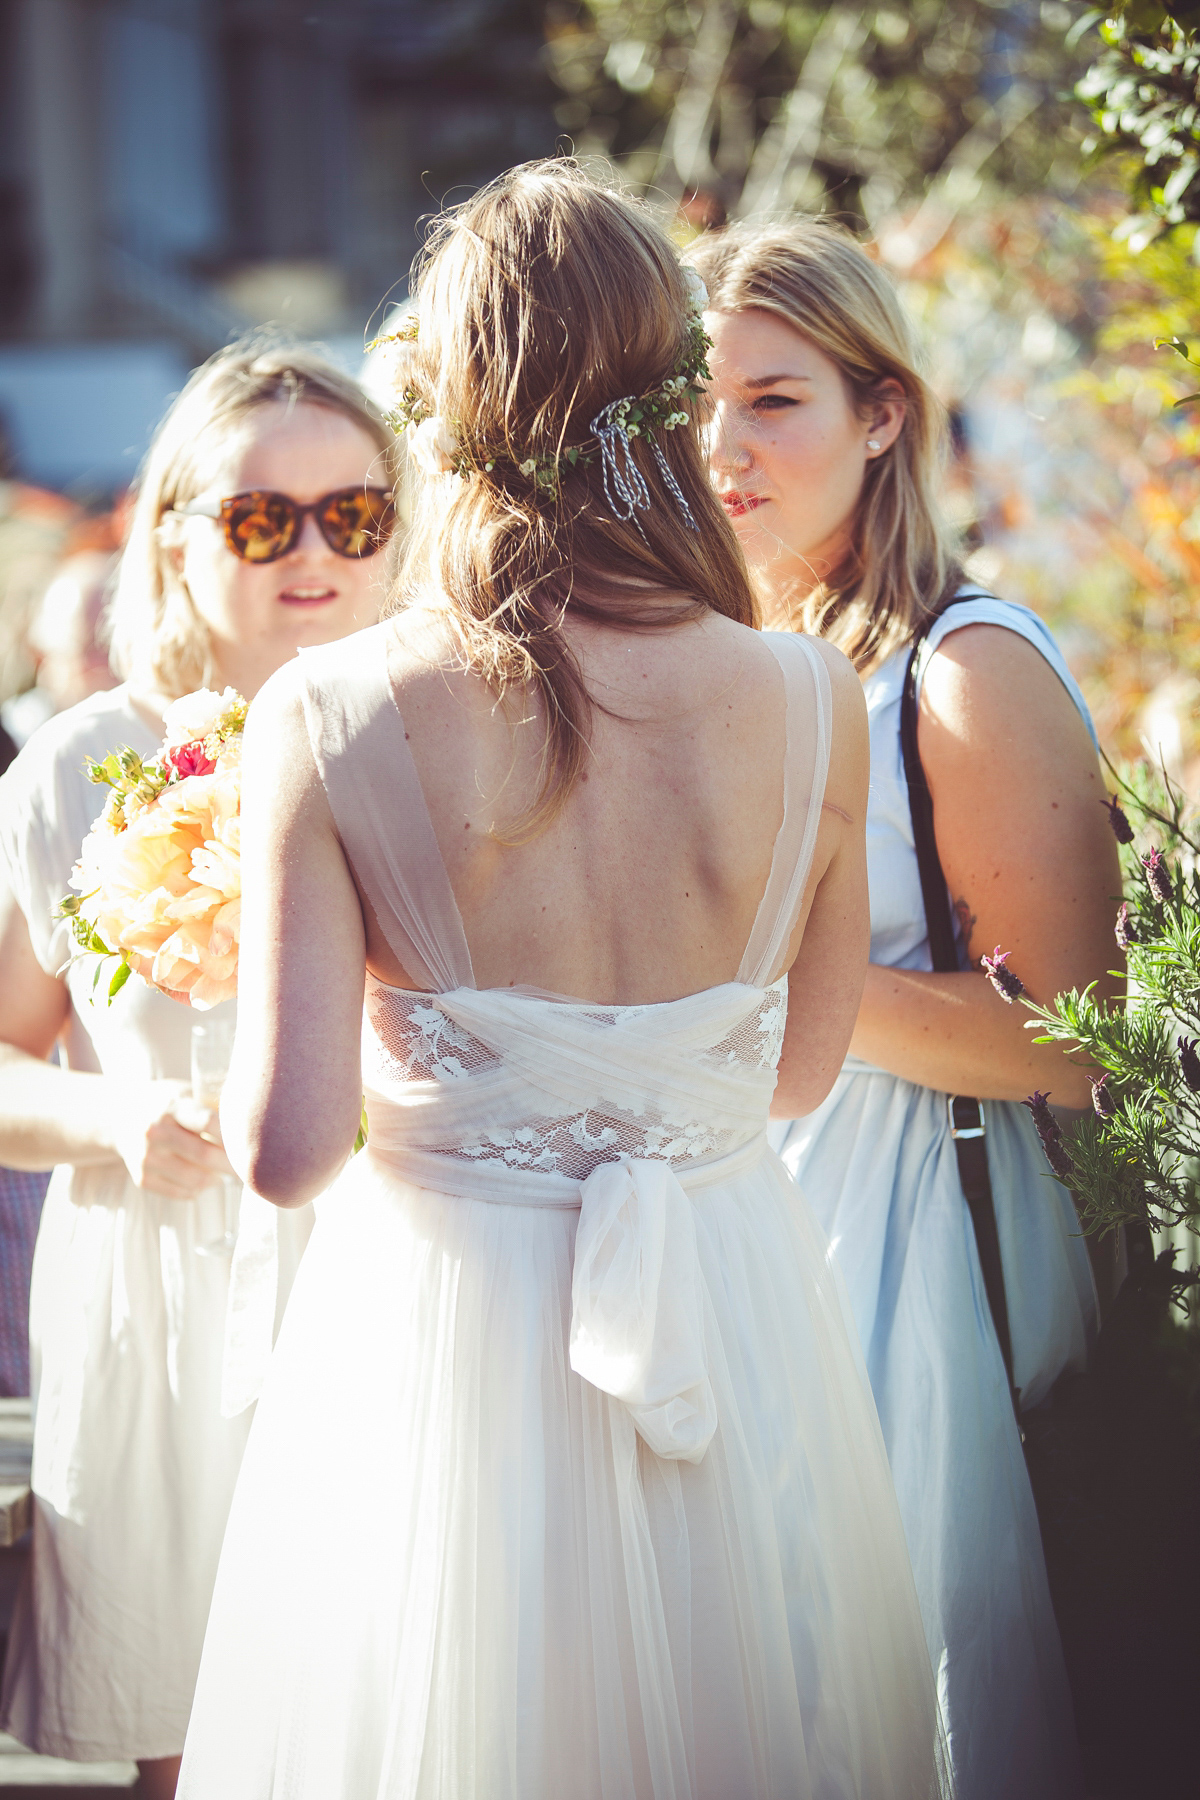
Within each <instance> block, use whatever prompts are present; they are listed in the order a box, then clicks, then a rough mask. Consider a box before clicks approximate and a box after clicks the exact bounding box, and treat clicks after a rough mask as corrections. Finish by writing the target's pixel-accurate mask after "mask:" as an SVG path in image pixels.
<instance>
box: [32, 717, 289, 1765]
mask: <svg viewBox="0 0 1200 1800" xmlns="http://www.w3.org/2000/svg"><path fill="white" fill-rule="evenodd" d="M119 744H130V745H132V746H133V748H134V749H135V750H137V751H138V752H139V753H140V754H141V755H143V756H147V755H149V754H151V752H153V751H154V750H155V749H156V748H157V745H158V737H157V735H156V734H155V733H153V732H152V731H151V730H150V728H149V727H148V726H147V725H146V724H145V723H144V722H143V721H142V719H141V718H140V716H139V715H138V714H137V713H136V712H135V711H134V710H133V708H132V707H131V706H130V704H129V700H128V697H127V693H126V690H125V689H124V688H116V689H114V690H112V691H110V692H107V693H102V694H97V695H95V696H93V697H92V698H91V699H89V700H85V701H83V702H82V703H81V704H80V705H79V706H76V707H73V708H72V709H71V710H70V711H69V712H66V713H62V714H60V715H59V716H58V717H57V718H54V719H52V720H50V721H49V722H48V723H47V724H46V725H44V726H42V728H41V729H40V730H39V731H37V732H36V733H35V734H34V736H33V737H32V738H31V740H30V742H29V743H28V744H27V745H26V747H25V749H24V750H23V751H22V752H21V755H20V756H19V757H18V758H17V759H16V761H15V762H14V763H13V764H12V766H11V767H10V768H9V770H8V771H7V772H6V774H5V775H4V777H3V778H2V779H0V869H3V872H4V876H5V879H6V880H7V882H8V883H9V885H10V886H11V888H12V889H13V891H14V892H15V894H16V896H17V899H18V901H19V903H20V905H21V909H22V911H23V912H24V914H25V918H26V920H27V922H28V926H29V935H30V938H31V940H32V943H33V948H34V952H35V954H36V956H37V959H38V961H39V963H40V964H41V966H42V968H43V969H45V970H46V972H47V974H57V973H58V972H59V970H60V969H61V968H62V966H63V964H64V963H65V962H66V961H67V958H68V956H69V954H70V938H69V934H68V928H67V926H66V924H65V923H64V922H63V921H61V920H56V919H55V918H54V916H53V915H54V911H55V909H56V907H57V905H58V903H59V901H60V900H61V899H62V897H63V896H64V895H65V894H66V893H67V892H68V881H69V877H70V874H71V870H72V868H73V866H74V864H75V861H76V859H77V857H78V855H79V848H80V845H81V844H82V842H83V839H84V835H85V833H86V832H87V830H88V828H89V827H90V825H91V823H92V820H93V819H94V818H95V817H96V815H97V813H98V812H99V811H100V809H101V807H102V806H103V804H104V799H105V795H106V793H107V790H106V789H104V788H101V787H97V786H95V785H93V784H92V783H91V782H89V781H88V779H87V777H86V775H85V774H84V759H85V757H88V756H94V757H99V756H104V755H106V754H107V753H108V752H109V751H110V750H112V749H113V748H115V747H116V746H117V745H119ZM67 984H68V988H69V990H70V996H71V1011H70V1014H69V1017H68V1021H67V1026H66V1032H65V1042H64V1044H63V1045H62V1046H61V1047H60V1054H61V1055H63V1057H64V1060H65V1062H66V1063H67V1064H68V1066H69V1067H70V1068H72V1069H81V1070H88V1071H92V1072H97V1071H100V1072H103V1073H104V1074H105V1075H108V1076H111V1077H112V1078H113V1080H114V1081H116V1082H118V1083H119V1082H122V1081H129V1082H132V1081H139V1080H142V1081H144V1080H151V1079H157V1078H161V1077H174V1078H178V1079H181V1080H187V1079H188V1076H189V1060H190V1056H189V1050H190V1030H191V1026H192V1024H193V1022H194V1020H195V1019H197V1018H199V1017H200V1016H201V1015H199V1014H194V1013H192V1012H191V1010H190V1009H189V1008H188V1007H186V1006H183V1005H181V1004H180V1003H179V1002H177V1001H175V1000H170V999H168V998H167V997H166V996H165V995H163V994H159V993H156V992H155V991H154V990H153V989H151V988H149V987H147V986H146V984H145V983H144V982H142V981H139V980H137V979H135V980H132V981H129V982H127V983H126V985H125V987H124V988H123V989H122V990H121V992H120V993H119V994H118V995H117V997H116V999H115V1000H114V1001H113V1003H112V1005H111V1007H110V1006H108V1005H107V1004H106V1003H105V999H104V993H103V989H101V991H100V994H99V997H98V999H97V1001H96V1002H95V1004H93V1002H92V998H91V970H90V968H87V967H85V966H82V965H76V966H75V967H74V968H72V970H71V971H70V973H69V975H68V977H67ZM260 1205H261V1203H260ZM223 1223H224V1209H223V1204H222V1201H221V1199H220V1195H219V1191H215V1192H214V1193H212V1194H211V1195H206V1196H204V1197H202V1198H201V1199H199V1200H197V1201H184V1200H168V1199H164V1198H162V1197H160V1196H159V1195H157V1194H152V1193H149V1192H145V1191H141V1190H139V1189H137V1188H135V1187H134V1186H133V1183H132V1182H131V1181H130V1180H129V1178H128V1176H127V1174H126V1171H125V1169H124V1167H123V1166H122V1165H121V1164H119V1163H116V1162H111V1163H106V1164H103V1165H99V1166H95V1167H91V1168H71V1167H66V1166H64V1167H61V1168H58V1169H56V1170H55V1172H54V1175H53V1177H52V1179H51V1182H50V1188H49V1191H48V1193H47V1196H46V1204H45V1207H44V1209H43V1212H42V1219H41V1225H40V1228H39V1232H38V1239H37V1246H36V1249H35V1252H34V1265H33V1283H32V1289H31V1294H30V1326H29V1329H30V1350H31V1373H32V1392H33V1404H34V1440H33V1490H34V1514H33V1551H32V1556H31V1559H30V1565H29V1579H27V1581H26V1582H25V1585H24V1587H23V1589H22V1591H21V1593H20V1595H19V1597H18V1602H17V1609H16V1614H15V1617H14V1620H13V1627H12V1633H11V1636H10V1639H9V1645H8V1655H7V1659H6V1665H5V1672H4V1692H3V1701H2V1723H3V1726H4V1729H6V1730H8V1731H10V1732H12V1734H13V1735H14V1736H15V1737H17V1738H18V1739H19V1740H20V1741H21V1742H22V1743H24V1744H28V1745H30V1746H32V1747H33V1748H34V1749H36V1750H39V1751H42V1752H43V1753H46V1754H50V1755H54V1756H63V1757H68V1758H71V1759H72V1760H75V1761H109V1760H129V1759H137V1760H141V1759H145V1758H153V1757H160V1756H172V1755H178V1754H179V1752H180V1751H181V1750H182V1748H183V1739H184V1734H185V1732H186V1730H187V1721H188V1714H189V1712H190V1710H191V1702H192V1689H193V1686H194V1684H195V1679H196V1670H197V1667H198V1666H199V1661H200V1648H201V1644H202V1642H203V1637H204V1624H205V1620H206V1618H207V1615H208V1604H209V1598H210V1596H211V1593H212V1585H213V1580H214V1577H215V1575H216V1568H217V1558H218V1555H219V1552H220V1548H221V1537H222V1534H223V1532H224V1529H225V1518H226V1514H227V1512H228V1509H229V1501H230V1497H231V1495H232V1493H233V1486H234V1481H235V1479H236V1477H237V1471H238V1466H239V1463H240V1462H241V1457H242V1451H243V1448H244V1446H245V1440H246V1433H247V1430H248V1428H249V1415H248V1414H245V1415H243V1416H241V1417H234V1418H223V1417H222V1416H221V1408H220V1400H221V1380H222V1367H223V1356H224V1343H225V1333H226V1305H227V1298H228V1292H229V1278H230V1265H229V1261H228V1259H225V1258H221V1257H204V1256H198V1255H197V1254H196V1246H197V1244H200V1243H205V1242H207V1241H209V1240H211V1239H214V1238H216V1237H218V1236H219V1235H220V1233H221V1231H222V1229H223ZM303 1234H304V1221H302V1220H301V1221H299V1222H298V1223H297V1225H291V1224H290V1223H289V1224H288V1225H286V1226H285V1230H284V1237H285V1239H286V1244H285V1248H284V1253H283V1255H282V1256H281V1257H280V1258H279V1261H280V1264H281V1266H282V1267H283V1269H284V1272H285V1275H286V1273H287V1270H288V1268H289V1267H290V1259H291V1258H292V1257H293V1256H294V1255H295V1254H296V1253H297V1250H298V1244H299V1242H300V1241H301V1240H302V1237H303Z"/></svg>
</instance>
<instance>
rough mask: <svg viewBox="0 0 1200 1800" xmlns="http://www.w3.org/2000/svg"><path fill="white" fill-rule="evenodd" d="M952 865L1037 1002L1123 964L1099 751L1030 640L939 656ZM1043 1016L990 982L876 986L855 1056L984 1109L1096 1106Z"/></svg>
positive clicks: (882, 978)
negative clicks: (994, 1103)
mask: <svg viewBox="0 0 1200 1800" xmlns="http://www.w3.org/2000/svg"><path fill="white" fill-rule="evenodd" d="M918 740H919V746H920V752H921V761H922V764H923V765H924V768H925V773H926V777H927V779H928V782H929V787H930V791H931V793H932V795H933V805H934V818H935V823H936V829H937V844H938V852H939V855H940V856H941V860H942V868H943V869H944V870H945V874H946V880H947V882H948V884H949V887H950V892H951V894H952V895H953V896H954V899H955V902H956V907H957V911H958V915H959V918H960V920H961V922H962V926H963V931H964V936H965V937H966V940H967V949H968V954H969V956H970V957H971V959H972V960H973V961H976V962H977V960H978V958H979V957H980V956H981V955H984V954H986V955H990V954H991V952H992V951H993V949H994V948H995V947H996V946H997V945H999V946H1000V947H1001V948H1002V949H1004V950H1008V951H1011V953H1012V956H1011V964H1010V966H1011V967H1012V969H1013V970H1014V971H1015V972H1016V973H1017V974H1018V975H1019V976H1020V978H1021V980H1022V981H1023V982H1024V983H1025V986H1026V988H1027V989H1028V990H1029V993H1030V995H1031V996H1032V997H1033V998H1034V999H1036V1000H1039V1001H1042V1002H1049V1001H1050V1000H1051V999H1053V997H1054V995H1055V994H1057V993H1060V992H1061V991H1062V990H1063V989H1065V988H1071V987H1079V988H1083V987H1086V986H1087V984H1088V983H1089V982H1093V981H1098V982H1099V983H1100V991H1101V992H1102V993H1108V994H1112V993H1113V992H1114V991H1116V983H1115V982H1113V981H1112V980H1111V979H1110V978H1109V977H1108V975H1107V971H1108V970H1110V969H1112V968H1113V967H1114V966H1115V965H1116V963H1117V960H1118V951H1117V948H1116V945H1115V943H1114V941H1113V933H1112V927H1113V919H1114V917H1115V912H1116V897H1117V896H1118V895H1119V893H1120V885H1121V884H1120V872H1119V868H1118V863H1117V855H1116V845H1115V843H1114V841H1113V838H1112V834H1111V832H1110V830H1109V827H1108V824H1107V821H1106V819H1105V815H1104V812H1103V810H1102V808H1101V806H1100V804H1099V802H1100V801H1101V800H1102V799H1103V797H1104V788H1103V783H1102V781H1101V776H1100V768H1099V764H1098V762H1097V758H1096V753H1095V750H1094V749H1093V747H1092V743H1091V740H1090V738H1089V737H1088V734H1087V731H1086V728H1085V727H1084V724H1083V721H1082V720H1081V719H1080V717H1079V714H1078V712H1077V710H1076V708H1075V706H1074V704H1073V703H1072V701H1071V697H1070V695H1069V694H1068V693H1067V691H1066V689H1065V688H1064V687H1063V685H1062V683H1061V682H1060V681H1059V679H1058V677H1057V675H1055V673H1054V671H1053V669H1052V668H1051V667H1050V665H1049V664H1048V663H1047V662H1046V660H1045V658H1044V657H1043V656H1042V655H1040V653H1039V652H1038V651H1037V650H1035V649H1034V647H1033V646H1032V644H1029V643H1027V642H1026V641H1025V640H1024V639H1023V638H1021V637H1019V636H1018V635H1017V634H1016V633H1015V632H1012V631H1006V630H1005V629H1004V628H1003V627H1002V626H996V625H968V626H964V627H963V628H962V629H961V630H959V631H956V632H953V633H952V634H951V635H950V637H948V638H947V639H946V640H945V642H944V643H943V644H942V645H941V646H940V648H939V649H938V650H937V652H936V653H935V654H934V655H933V656H932V657H931V658H930V662H929V668H928V670H927V672H926V676H925V681H924V684H923V688H922V694H921V706H920V713H919V718H918ZM1028 1018H1029V1014H1028V1012H1027V1011H1026V1010H1025V1009H1024V1007H1022V1006H1021V1005H1020V1004H1019V1003H1018V1004H1016V1005H1012V1006H1008V1005H1006V1004H1005V1003H1004V1001H1003V1000H1002V999H1001V998H1000V996H999V995H998V994H997V993H995V991H994V990H993V988H992V987H991V984H990V983H989V982H988V981H987V980H986V979H985V978H984V976H983V975H982V974H981V973H979V972H978V970H977V969H973V970H970V971H965V972H963V973H961V974H947V975H938V974H925V973H921V972H918V971H905V970H901V969H888V968H881V967H878V966H875V965H873V966H872V967H871V969H870V971H869V973H868V977H867V984H866V988H865V990H864V994H863V1004H862V1008H861V1011H860V1013H859V1017H858V1024H857V1026H856V1028H855V1032H854V1037H853V1040H852V1043H851V1049H852V1050H853V1051H854V1054H855V1055H856V1056H860V1057H862V1058H863V1059H864V1060H865V1061H867V1062H870V1063H874V1064H875V1065H876V1066H877V1067H878V1068H883V1069H888V1070H890V1071H891V1072H892V1073H893V1074H896V1075H901V1076H903V1077H905V1079H907V1080H909V1081H914V1082H918V1083H920V1084H921V1085H922V1086H924V1087H931V1088H935V1089H941V1090H946V1091H952V1092H956V1093H969V1094H978V1095H980V1096H981V1097H982V1098H984V1099H993V1100H1020V1099H1023V1098H1024V1097H1025V1095H1026V1094H1029V1093H1031V1092H1032V1090H1033V1089H1034V1088H1041V1089H1044V1090H1047V1091H1048V1092H1050V1093H1052V1094H1053V1096H1054V1099H1055V1101H1056V1102H1058V1103H1060V1104H1061V1105H1063V1106H1074V1107H1080V1106H1084V1105H1086V1104H1087V1103H1088V1101H1089V1089H1088V1084H1087V1076H1086V1072H1085V1070H1083V1069H1082V1068H1079V1067H1076V1066H1075V1065H1074V1064H1072V1063H1070V1062H1068V1061H1067V1059H1066V1057H1065V1056H1064V1054H1063V1052H1062V1051H1061V1050H1060V1049H1059V1048H1058V1047H1057V1046H1054V1045H1043V1046H1041V1047H1039V1046H1037V1045H1035V1044H1034V1043H1033V1042H1032V1039H1033V1037H1034V1035H1035V1034H1034V1033H1033V1032H1030V1031H1026V1030H1024V1029H1023V1027H1024V1025H1025V1022H1026V1020H1027V1019H1028Z"/></svg>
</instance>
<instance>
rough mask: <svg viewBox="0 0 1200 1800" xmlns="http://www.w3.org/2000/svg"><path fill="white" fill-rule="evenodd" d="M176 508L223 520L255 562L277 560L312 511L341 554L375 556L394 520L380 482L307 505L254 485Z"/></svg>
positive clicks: (236, 546)
mask: <svg viewBox="0 0 1200 1800" xmlns="http://www.w3.org/2000/svg"><path fill="white" fill-rule="evenodd" d="M172 510H173V511H175V512H181V513H185V514H186V515H188V516H189V517H193V518H194V517H199V518H204V519H218V520H220V523H221V525H222V526H223V527H224V531H225V542H226V543H227V544H228V545H229V548H230V549H231V550H232V551H233V554H234V555H235V556H240V557H241V559H242V561H243V562H252V563H269V562H277V561H278V559H279V558H280V557H281V556H286V555H287V553H288V551H289V550H291V549H292V548H293V546H294V545H295V543H296V541H297V539H298V538H299V536H300V532H301V530H302V528H303V525H304V521H305V519H306V518H307V517H308V515H309V513H311V514H312V515H313V518H314V519H315V520H316V522H317V530H318V531H319V532H320V533H321V536H322V537H323V538H324V539H325V542H326V543H327V544H328V545H329V548H330V549H331V550H332V551H333V552H334V553H335V554H336V555H337V556H346V557H362V556H374V555H375V553H376V551H377V550H381V549H382V548H383V546H384V544H386V543H387V540H388V538H389V537H390V536H391V535H392V530H393V528H394V526H395V523H396V509H395V505H394V503H393V500H392V495H391V491H390V490H389V489H388V488H381V487H346V488H337V489H336V490H335V491H334V492H333V493H332V494H323V495H322V496H321V498H320V499H319V500H313V501H312V502H311V503H310V504H309V505H307V506H303V505H301V503H300V501H299V500H293V499H292V497H291V495H290V494H276V493H274V492H272V491H271V490H270V489H269V488H250V489H248V490H247V491H246V492H245V493H244V494H230V495H228V497H227V498H226V499H224V500H192V501H189V502H188V504H187V505H186V506H177V507H174V508H173V509H172Z"/></svg>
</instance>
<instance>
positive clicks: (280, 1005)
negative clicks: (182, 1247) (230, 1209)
mask: <svg viewBox="0 0 1200 1800" xmlns="http://www.w3.org/2000/svg"><path fill="white" fill-rule="evenodd" d="M365 958H366V950H365V938H364V931H363V918H362V909H361V907H360V905H359V900H358V894H357V892H356V890H355V887H354V882H353V879H352V877H351V874H350V870H349V867H348V866H347V863H346V858H345V856H344V854H343V852H342V847H341V844H340V843H339V841H338V837H337V832H336V831H335V829H334V824H333V819H332V816H331V814H330V811H329V804H328V801H327V800H326V798H325V792H324V789H323V788H322V786H321V782H320V778H319V776H318V774H317V771H316V768H315V766H314V763H313V757H312V751H311V748H310V746H309V742H308V735H307V732H306V730H305V726H304V717H303V712H302V708H301V704H300V700H299V697H298V695H297V693H296V689H295V671H294V669H291V668H289V669H287V670H284V671H282V672H281V673H280V675H278V676H276V677H275V678H273V679H272V680H271V681H270V682H268V684H267V686H266V687H265V688H264V689H263V690H262V691H261V693H260V694H259V695H258V696H257V698H256V699H255V702H254V705H253V707H252V709H251V712H250V717H249V720H248V722H247V726H246V735H245V739H244V742H243V750H242V936H241V954H240V960H239V966H238V1029H237V1039H236V1042H235V1044H234V1053H233V1066H232V1069H231V1071H230V1077H229V1080H228V1081H227V1082H226V1084H225V1091H224V1096H223V1099H222V1102H221V1122H222V1126H223V1128H224V1136H225V1143H226V1145H227V1147H228V1150H229V1154H230V1157H231V1158H232V1160H233V1164H234V1167H235V1168H236V1169H237V1170H238V1171H239V1173H240V1174H241V1175H242V1176H243V1178H244V1179H245V1180H246V1182H247V1183H248V1185H249V1186H250V1187H251V1188H253V1190H254V1192H255V1193H257V1194H261V1195H262V1196H263V1198H264V1199H267V1200H272V1201H274V1202H275V1204H276V1205H278V1206H301V1205H303V1203H304V1202H305V1201H306V1200H311V1199H312V1198H313V1196H314V1195H315V1194H319V1193H321V1192H322V1191H323V1190H324V1189H325V1188H326V1187H328V1185H329V1183H330V1182H331V1181H332V1180H333V1178H334V1176H335V1175H336V1174H337V1172H338V1170H339V1169H340V1168H341V1166H342V1164H343V1163H344V1162H345V1160H346V1158H347V1156H348V1155H349V1154H350V1150H351V1148H352V1146H353V1143H354V1139H355V1135H356V1133H357V1131H358V1122H359V1115H360V1110H361V1106H362V1072H361V1059H360V1050H359V1041H360V1036H361V1031H362V1002H363V987H364V982H365V975H366V961H365Z"/></svg>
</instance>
